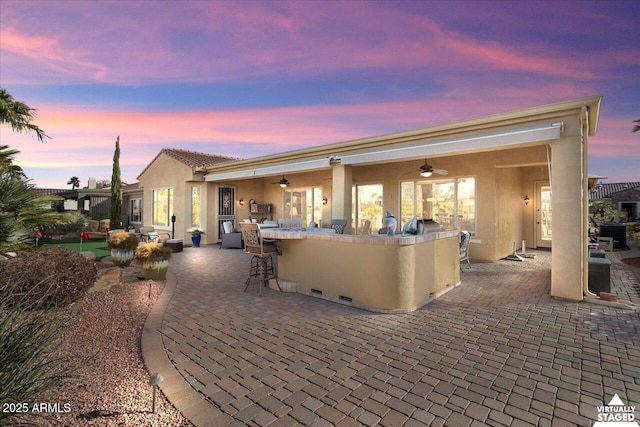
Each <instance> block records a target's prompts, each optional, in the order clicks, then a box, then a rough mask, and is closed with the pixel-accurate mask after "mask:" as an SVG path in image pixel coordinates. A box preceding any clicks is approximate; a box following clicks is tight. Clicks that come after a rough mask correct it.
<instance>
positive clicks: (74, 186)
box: [67, 176, 80, 190]
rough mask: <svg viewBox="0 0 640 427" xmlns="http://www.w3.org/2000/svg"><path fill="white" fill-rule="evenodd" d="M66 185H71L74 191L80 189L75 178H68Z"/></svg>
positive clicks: (78, 182)
mask: <svg viewBox="0 0 640 427" xmlns="http://www.w3.org/2000/svg"><path fill="white" fill-rule="evenodd" d="M67 184H68V185H71V189H72V190H75V189H76V188H79V187H80V179H79V178H78V177H77V176H72V177H71V178H69V181H68V182H67Z"/></svg>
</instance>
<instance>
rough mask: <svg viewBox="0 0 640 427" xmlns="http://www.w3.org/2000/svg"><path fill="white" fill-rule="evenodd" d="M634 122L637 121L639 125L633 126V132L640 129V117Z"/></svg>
mask: <svg viewBox="0 0 640 427" xmlns="http://www.w3.org/2000/svg"><path fill="white" fill-rule="evenodd" d="M633 123H637V125H636V126H635V127H634V128H633V130H632V132H638V131H639V130H640V119H639V120H634V121H633Z"/></svg>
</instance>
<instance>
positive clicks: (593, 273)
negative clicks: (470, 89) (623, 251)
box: [589, 258, 611, 294]
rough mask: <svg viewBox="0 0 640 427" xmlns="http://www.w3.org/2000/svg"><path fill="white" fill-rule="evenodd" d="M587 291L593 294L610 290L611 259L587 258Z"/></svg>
mask: <svg viewBox="0 0 640 427" xmlns="http://www.w3.org/2000/svg"><path fill="white" fill-rule="evenodd" d="M589 291H591V292H592V293H594V294H600V292H611V261H610V260H609V259H607V258H589Z"/></svg>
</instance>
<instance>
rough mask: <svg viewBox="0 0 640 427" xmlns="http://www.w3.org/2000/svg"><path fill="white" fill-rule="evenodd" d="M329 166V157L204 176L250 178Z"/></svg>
mask: <svg viewBox="0 0 640 427" xmlns="http://www.w3.org/2000/svg"><path fill="white" fill-rule="evenodd" d="M330 166H331V160H330V159H329V158H324V159H315V160H308V161H305V162H295V163H284V164H279V165H273V166H265V167H261V168H252V169H244V170H235V171H229V172H220V173H213V174H211V173H210V174H208V175H207V176H205V180H206V181H224V180H230V179H240V178H250V177H263V176H273V175H280V174H286V173H290V172H302V171H305V172H306V171H310V170H317V169H323V168H328V167H330Z"/></svg>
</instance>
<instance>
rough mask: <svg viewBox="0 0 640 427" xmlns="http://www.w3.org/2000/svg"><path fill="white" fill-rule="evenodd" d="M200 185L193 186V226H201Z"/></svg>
mask: <svg viewBox="0 0 640 427" xmlns="http://www.w3.org/2000/svg"><path fill="white" fill-rule="evenodd" d="M200 201H201V197H200V186H193V187H191V227H200V226H201V225H202V224H200V206H201V204H200Z"/></svg>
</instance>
